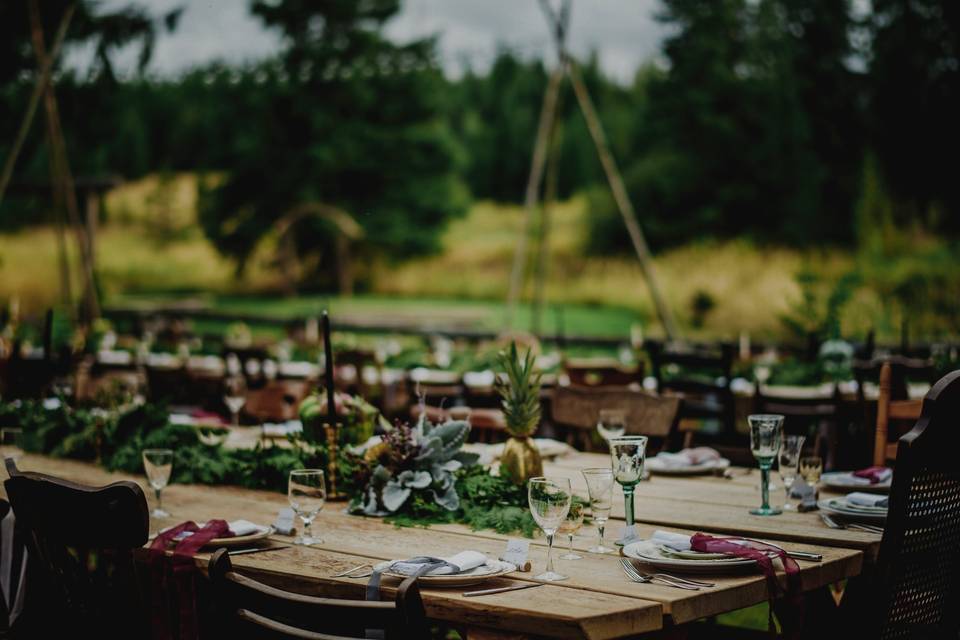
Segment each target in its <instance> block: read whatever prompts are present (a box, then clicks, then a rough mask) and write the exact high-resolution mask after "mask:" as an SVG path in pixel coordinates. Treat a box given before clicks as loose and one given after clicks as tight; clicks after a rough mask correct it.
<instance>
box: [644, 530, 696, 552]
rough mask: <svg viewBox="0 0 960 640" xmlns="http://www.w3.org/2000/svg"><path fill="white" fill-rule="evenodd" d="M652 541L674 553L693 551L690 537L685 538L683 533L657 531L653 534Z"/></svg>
mask: <svg viewBox="0 0 960 640" xmlns="http://www.w3.org/2000/svg"><path fill="white" fill-rule="evenodd" d="M650 539H651V540H653V541H654V542H656V543H657V544H660V545H663V546H665V547H668V548H670V549H673V550H674V551H690V549H691V546H690V536H685V535H683V534H682V533H671V532H669V531H660V530H657V531H654V532H653V536H651V537H650Z"/></svg>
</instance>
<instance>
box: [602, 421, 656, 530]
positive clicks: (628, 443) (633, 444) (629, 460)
mask: <svg viewBox="0 0 960 640" xmlns="http://www.w3.org/2000/svg"><path fill="white" fill-rule="evenodd" d="M646 450H647V437H646V436H622V437H620V438H612V439H611V440H610V457H611V458H612V461H613V477H614V479H616V481H617V482H618V483H619V484H620V486H622V487H623V497H624V501H625V504H624V507H625V509H624V510H625V512H626V527H624V529H623V536H622V537H621V538H620V539H619V540H617V542H616V543H617V544H618V545H621V546H623V545H627V544H629V543H631V542H633V541H634V540H637V539H639V536H638V535H637V530H636V528H635V527H634V523H633V522H634V521H633V490H634V487H636V486H637V483H638V482H640V478H642V477H643V464H644V461H645V460H646Z"/></svg>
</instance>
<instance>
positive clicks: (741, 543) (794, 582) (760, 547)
mask: <svg viewBox="0 0 960 640" xmlns="http://www.w3.org/2000/svg"><path fill="white" fill-rule="evenodd" d="M690 548H691V549H693V550H694V551H703V552H705V553H725V554H727V555H731V556H737V557H738V558H749V559H751V560H756V561H757V566H759V567H760V571H761V572H762V573H763V575H764V576H766V578H767V588H768V590H769V594H770V618H769V620H768V622H769V625H770V629H771V631H772V630H773V629H774V625H773V599H774V598H775V597H776V596H778V595H782V594H786V595H787V597H788V599H789V600H790V601H791V605H792V606H794V608H795V609H796V610H797V611H798V612H799V610H800V608H801V606H802V604H803V601H802V599H801V598H800V594H801V588H800V565H798V564H797V561H796V560H794V559H793V558H791V557H789V556H788V555H787V552H786V551H784V550H783V549H781V548H780V547H777V546H774V545H772V544H766V543H764V542H758V541H756V540H747V539H746V538H736V537H732V538H716V537H714V536H709V535H706V534H704V533H695V534H693V536H691V537H690ZM774 558H780V561H781V562H782V563H783V569H784V571H785V572H786V573H787V588H786V591H784V590H783V589H781V587H780V583H779V582H778V581H777V571H776V569H775V568H774V566H773V559H774ZM781 623H782V625H783V626H784V631H785V632H786V626H787V625H786V623H785V621H783V620H781ZM785 635H791V634H788V633H785Z"/></svg>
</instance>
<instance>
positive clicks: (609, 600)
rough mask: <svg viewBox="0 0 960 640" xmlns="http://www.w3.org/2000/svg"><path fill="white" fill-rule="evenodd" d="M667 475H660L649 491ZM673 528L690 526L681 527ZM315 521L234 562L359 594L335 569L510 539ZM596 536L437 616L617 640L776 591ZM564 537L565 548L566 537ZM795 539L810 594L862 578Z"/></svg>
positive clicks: (239, 511) (255, 504)
mask: <svg viewBox="0 0 960 640" xmlns="http://www.w3.org/2000/svg"><path fill="white" fill-rule="evenodd" d="M605 459H606V458H605V456H597V457H593V456H591V457H590V458H587V459H585V460H583V461H588V462H591V463H597V462H599V461H600V460H605ZM566 462H570V460H567V461H566ZM19 466H20V468H21V469H23V470H28V471H40V472H44V473H49V474H53V475H57V476H59V477H63V478H67V479H70V480H74V481H77V482H82V483H86V484H92V485H101V484H105V483H107V482H111V481H115V480H120V479H130V480H134V481H136V482H139V483H140V484H141V486H144V488H145V491H147V494H148V495H152V492H150V491H149V490H148V489H147V488H146V484H145V481H144V478H143V477H142V476H128V475H125V474H110V473H107V472H105V471H104V470H102V469H100V468H98V467H96V466H94V465H91V464H87V463H81V462H75V461H67V460H57V459H53V458H47V457H43V456H34V455H26V456H24V457H23V458H22V459H21V460H20V463H19ZM595 466H596V465H595ZM560 469H567V470H571V469H570V468H569V467H563V466H560V465H559V464H558V465H548V472H553V471H556V470H560ZM716 482H717V483H718V484H719V486H720V487H721V489H722V490H723V491H726V490H727V489H728V488H729V487H730V484H729V481H722V480H719V479H718V480H717V481H716ZM667 484H668V483H662V484H661V483H659V482H654V483H650V485H649V488H652V489H655V488H656V487H657V486H667ZM734 486H735V483H734ZM664 500H666V499H664ZM647 501H648V499H647V498H641V499H639V500H638V504H639V505H640V512H641V513H643V512H644V506H643V505H644V504H646V502H647ZM673 502H674V506H675V508H676V509H677V510H678V511H691V510H693V511H695V510H697V509H700V508H701V507H702V505H703V504H704V503H703V502H697V501H693V500H691V501H690V502H689V503H686V502H684V501H683V500H674V501H673ZM164 505H165V506H166V507H167V508H168V509H169V510H170V511H171V512H172V513H173V514H174V516H173V517H172V518H169V519H167V520H166V521H160V522H155V521H152V522H151V530H152V531H155V530H156V529H158V528H161V527H163V526H169V525H171V524H175V523H177V522H181V521H184V520H195V521H203V520H207V519H210V518H224V519H227V520H232V519H238V518H245V519H247V520H252V521H254V522H271V521H273V519H274V518H275V516H276V513H277V511H278V510H279V509H281V508H283V507H285V506H286V499H285V496H283V495H282V494H278V493H272V492H265V491H252V490H247V489H240V488H237V487H224V486H217V487H211V486H201V485H189V486H188V485H172V486H170V487H168V488H167V489H165V490H164ZM721 506H722V505H721ZM727 512H728V513H729V515H728V516H727V520H728V521H732V520H734V519H736V518H738V517H740V516H741V515H742V516H743V518H744V520H746V519H747V515H746V513H745V511H744V510H743V509H740V508H739V507H734V506H728V507H727ZM731 526H732V524H731ZM658 527H659V528H668V525H666V524H664V525H660V524H657V526H649V525H640V526H639V529H640V533H641V534H642V535H649V534H650V533H651V532H652V531H653V529H655V528H658ZM669 528H675V529H680V530H682V529H683V527H682V526H677V527H673V526H669ZM690 529H691V530H692V529H700V530H706V527H701V526H700V525H699V524H697V525H696V526H692V527H690ZM747 529H748V530H749V528H747ZM314 530H315V531H316V532H317V533H319V534H320V535H321V536H322V537H323V540H324V542H323V543H322V544H320V545H317V546H315V547H311V548H303V547H294V546H291V545H290V538H288V537H285V536H280V535H276V536H273V538H272V540H271V544H272V545H274V546H275V547H276V548H275V549H272V550H270V551H265V552H261V553H255V554H247V555H238V556H236V557H234V558H233V563H234V566H235V567H237V568H238V569H239V570H240V571H242V572H244V573H249V574H251V575H253V576H255V577H256V578H258V579H260V580H263V581H264V582H267V583H270V584H273V585H275V586H278V587H281V588H286V589H288V590H291V591H298V592H301V593H308V594H313V595H328V596H336V595H339V596H355V597H361V594H362V593H363V589H364V586H365V583H366V580H365V579H360V580H357V579H349V578H334V577H332V576H333V574H335V573H338V572H340V571H345V570H347V569H350V568H352V567H356V566H357V565H360V564H364V563H372V562H377V561H380V560H387V559H395V558H405V557H411V556H415V555H424V554H430V555H448V554H453V553H456V552H458V551H462V550H464V549H476V550H478V551H481V552H483V553H485V554H487V555H488V556H491V557H497V556H499V555H500V554H501V553H502V551H503V549H504V545H505V540H506V536H502V535H499V534H496V533H494V532H492V531H478V532H473V531H470V530H468V529H467V528H466V527H463V526H461V525H440V526H435V527H431V528H430V529H429V530H424V529H419V528H405V529H401V528H396V527H394V526H392V525H388V524H385V523H383V522H381V521H379V520H376V519H371V518H363V517H358V516H352V515H348V514H346V513H344V511H343V506H342V504H337V503H330V504H328V505H327V506H326V508H325V509H324V511H323V512H322V513H321V514H320V516H319V517H318V518H317V520H316V521H315V523H314ZM841 533H842V532H841ZM593 536H594V531H593V530H585V531H583V532H581V535H580V536H578V537H577V539H576V540H575V544H574V546H575V548H577V549H579V550H580V551H581V552H582V555H583V556H584V558H583V559H582V560H577V561H564V560H557V559H555V562H556V563H557V567H558V569H559V570H560V571H561V572H563V573H565V574H567V575H569V576H570V579H568V580H566V581H563V582H559V583H551V584H547V585H544V586H542V587H538V588H536V589H528V590H524V591H520V592H516V593H512V592H507V593H503V594H497V595H490V596H481V597H476V598H464V597H463V596H462V595H461V592H462V591H463V589H423V590H422V593H423V600H424V605H425V607H426V612H427V615H428V616H429V617H430V618H432V619H435V620H439V621H443V622H445V623H448V624H451V625H453V626H456V627H458V628H460V629H462V630H465V631H466V632H467V635H468V637H471V638H498V637H510V638H517V637H560V638H617V637H625V636H634V635H638V634H645V633H650V634H652V635H656V634H657V633H659V632H661V630H664V629H670V628H672V627H674V626H675V625H682V624H684V623H687V622H692V621H694V620H697V619H698V618H702V617H704V616H710V615H714V614H717V613H723V612H726V611H732V610H736V609H740V608H743V607H747V606H750V605H753V604H757V603H761V602H764V601H765V600H766V599H767V587H766V583H765V581H764V579H763V578H762V576H760V575H759V574H747V575H730V576H713V577H711V578H710V579H711V581H714V582H716V583H717V586H716V587H713V588H709V589H703V590H700V591H683V590H679V589H673V588H669V587H663V586H659V585H653V584H637V583H633V582H629V581H628V580H627V579H626V578H625V577H624V575H623V574H622V571H621V568H620V566H619V562H618V561H617V558H616V557H615V556H613V555H596V554H590V553H585V552H584V551H585V549H586V548H587V547H589V546H592V544H593V543H594V538H593ZM557 543H558V546H560V541H559V536H558V540H557ZM851 546H852V545H851ZM789 548H790V549H796V550H802V551H808V552H814V553H821V554H823V556H824V560H823V562H821V563H811V562H803V561H801V562H800V567H801V579H802V585H803V589H804V590H805V591H811V590H814V589H817V588H820V587H822V586H824V585H827V584H830V583H833V582H836V581H838V580H841V579H843V578H846V577H851V576H855V575H858V574H859V573H860V570H861V565H862V559H863V554H862V553H861V552H860V551H858V550H856V549H854V548H842V547H838V546H822V545H818V544H804V543H799V542H798V543H791V544H790V545H789ZM554 552H555V554H556V556H559V555H560V553H562V552H558V550H557V549H555V550H554ZM207 558H208V556H207V555H205V554H201V555H200V556H198V563H199V564H200V566H201V567H205V563H206V560H207ZM530 559H531V561H532V562H533V565H534V569H535V570H537V571H539V570H542V568H543V566H544V564H545V561H546V546H545V540H543V539H542V538H541V539H538V540H535V541H534V542H533V543H532V544H531V551H530ZM531 575H533V574H525V573H514V574H511V575H510V577H509V578H502V579H497V580H495V581H493V582H491V583H489V585H485V586H490V587H493V586H507V585H510V584H516V583H520V582H529V581H532V578H531V577H530V576H531ZM395 586H396V582H395V581H391V580H389V579H385V580H384V588H385V589H386V590H387V592H388V593H389V592H390V590H391V589H392V588H393V587H395Z"/></svg>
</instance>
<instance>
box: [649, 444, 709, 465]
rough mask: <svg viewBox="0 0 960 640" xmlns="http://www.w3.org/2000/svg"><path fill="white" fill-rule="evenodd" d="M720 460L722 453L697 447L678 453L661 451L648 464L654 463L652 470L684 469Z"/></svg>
mask: <svg viewBox="0 0 960 640" xmlns="http://www.w3.org/2000/svg"><path fill="white" fill-rule="evenodd" d="M717 460H720V453H719V452H718V451H717V450H716V449H711V448H710V447H696V448H693V449H683V450H682V451H678V452H677V453H669V452H667V451H661V452H660V453H658V454H657V455H655V456H653V457H652V458H650V460H649V461H648V462H654V461H656V462H654V464H653V466H652V468H656V467H660V468H662V469H683V468H686V467H693V466H697V465H701V464H705V463H708V462H714V461H717Z"/></svg>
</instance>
